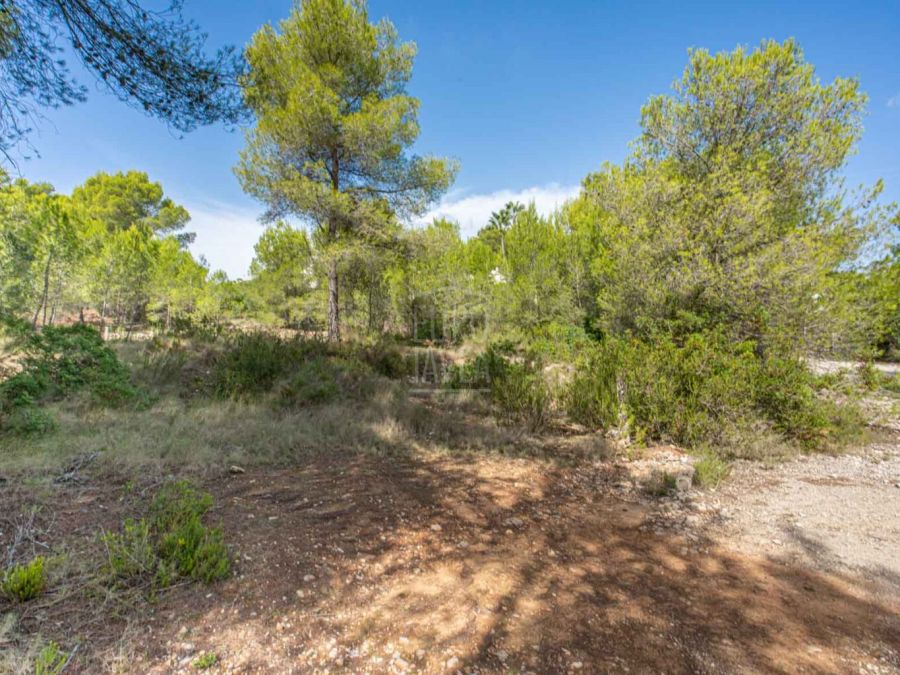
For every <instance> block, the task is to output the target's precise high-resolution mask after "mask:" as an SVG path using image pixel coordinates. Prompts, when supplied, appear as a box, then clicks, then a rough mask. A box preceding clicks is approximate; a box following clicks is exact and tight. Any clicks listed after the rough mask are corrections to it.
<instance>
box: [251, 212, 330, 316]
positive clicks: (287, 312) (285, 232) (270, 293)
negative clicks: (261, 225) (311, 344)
mask: <svg viewBox="0 0 900 675" xmlns="http://www.w3.org/2000/svg"><path fill="white" fill-rule="evenodd" d="M253 250H254V252H255V254H256V255H255V256H254V258H253V261H252V262H251V263H250V275H251V277H252V279H253V287H254V289H255V291H256V294H257V296H258V297H259V299H260V301H261V303H262V304H263V305H264V306H265V307H266V308H267V309H268V311H269V312H271V313H272V314H274V315H276V316H278V317H280V318H281V319H282V320H283V321H284V323H285V324H288V325H290V324H292V323H295V322H296V321H298V320H299V318H300V316H301V315H302V314H304V313H305V312H304V311H303V305H302V300H303V297H304V296H305V295H307V294H308V293H309V291H310V290H311V289H312V288H313V287H314V285H315V282H316V279H315V276H314V270H313V269H312V248H311V246H310V242H309V238H308V237H307V235H306V233H305V232H303V231H302V230H296V229H294V228H292V227H290V226H289V225H288V224H287V223H285V222H284V221H278V222H277V223H275V224H274V225H270V226H269V227H267V228H266V230H265V232H263V234H262V236H260V238H259V241H257V242H256V245H255V246H254V247H253Z"/></svg>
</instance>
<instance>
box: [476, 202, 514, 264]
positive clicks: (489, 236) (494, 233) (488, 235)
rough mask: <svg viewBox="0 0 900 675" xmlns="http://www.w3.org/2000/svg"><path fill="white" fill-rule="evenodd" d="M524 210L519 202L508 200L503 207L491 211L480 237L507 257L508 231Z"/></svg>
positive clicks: (479, 234) (479, 233)
mask: <svg viewBox="0 0 900 675" xmlns="http://www.w3.org/2000/svg"><path fill="white" fill-rule="evenodd" d="M524 210H525V207H524V206H523V205H522V204H520V203H519V202H507V203H506V204H505V205H504V206H503V208H502V209H500V210H499V211H494V212H493V213H491V217H490V218H489V219H488V223H487V225H485V226H484V227H483V228H481V230H480V231H479V232H478V236H479V238H481V239H482V240H484V241H485V242H486V243H487V244H488V245H489V246H490V247H491V248H492V249H494V250H495V251H499V252H500V254H501V255H502V256H503V258H506V233H507V232H508V231H509V228H511V227H512V226H513V223H515V222H516V218H518V217H519V214H520V213H522V212H523V211H524Z"/></svg>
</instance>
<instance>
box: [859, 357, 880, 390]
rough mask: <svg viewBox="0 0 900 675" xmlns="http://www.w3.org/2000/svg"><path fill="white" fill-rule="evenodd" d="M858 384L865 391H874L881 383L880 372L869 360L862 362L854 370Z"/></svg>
mask: <svg viewBox="0 0 900 675" xmlns="http://www.w3.org/2000/svg"><path fill="white" fill-rule="evenodd" d="M856 375H857V377H858V378H859V384H860V386H862V388H863V389H865V390H866V391H875V390H876V389H878V385H879V384H881V373H880V372H878V369H877V368H876V367H875V366H874V364H873V363H872V362H871V361H865V362H864V363H862V364H861V365H860V366H859V368H858V369H857V371H856Z"/></svg>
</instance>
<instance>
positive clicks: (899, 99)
mask: <svg viewBox="0 0 900 675" xmlns="http://www.w3.org/2000/svg"><path fill="white" fill-rule="evenodd" d="M888 108H900V94H897V95H896V96H891V97H890V98H889V99H888Z"/></svg>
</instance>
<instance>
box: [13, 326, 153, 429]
mask: <svg viewBox="0 0 900 675" xmlns="http://www.w3.org/2000/svg"><path fill="white" fill-rule="evenodd" d="M22 349H23V358H22V370H21V371H20V372H19V373H17V374H16V375H14V376H12V377H10V378H9V379H7V380H5V381H4V382H2V383H0V425H2V427H3V428H4V429H6V430H9V431H13V432H15V433H40V432H46V431H49V430H51V429H52V428H53V425H52V422H51V421H50V420H49V416H47V415H46V413H39V412H37V411H36V407H37V406H38V405H40V403H42V402H43V401H45V400H51V399H60V398H63V397H65V396H67V395H69V394H71V393H73V392H76V391H79V390H83V389H86V390H87V391H88V393H89V395H90V398H91V400H92V401H93V402H94V403H96V404H99V405H103V406H110V407H121V406H125V405H145V404H146V403H147V402H148V401H149V399H148V397H147V395H146V393H145V392H143V391H141V390H140V389H138V388H137V387H135V386H134V385H133V384H132V383H131V379H130V375H129V372H128V369H127V368H126V367H125V366H124V365H123V364H122V363H121V362H120V361H119V359H118V357H116V355H115V353H114V352H113V351H112V350H111V349H110V348H109V347H108V346H107V345H106V344H105V343H104V342H103V339H102V338H101V337H100V333H99V332H98V331H97V330H95V329H94V328H92V327H90V326H85V325H80V324H76V325H73V326H45V327H44V328H43V329H42V330H41V331H40V332H36V331H31V332H29V333H27V334H26V335H25V337H24V338H23V347H22Z"/></svg>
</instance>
